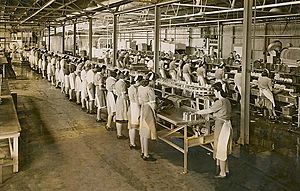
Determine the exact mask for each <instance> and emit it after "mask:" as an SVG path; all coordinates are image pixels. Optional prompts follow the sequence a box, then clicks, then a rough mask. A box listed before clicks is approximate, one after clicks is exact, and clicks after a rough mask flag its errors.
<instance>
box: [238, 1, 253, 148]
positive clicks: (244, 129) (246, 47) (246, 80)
mask: <svg viewBox="0 0 300 191" xmlns="http://www.w3.org/2000/svg"><path fill="white" fill-rule="evenodd" d="M252 5H253V0H247V1H244V8H245V9H244V22H243V36H244V39H243V54H242V92H241V94H242V95H241V97H242V99H241V130H240V140H239V141H240V143H241V144H243V145H244V144H249V121H250V111H249V109H250V72H251V71H250V63H251V31H252V29H251V28H252Z"/></svg>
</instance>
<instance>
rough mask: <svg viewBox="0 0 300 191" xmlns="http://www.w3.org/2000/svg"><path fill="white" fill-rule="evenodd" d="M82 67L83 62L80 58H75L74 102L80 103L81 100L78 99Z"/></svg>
mask: <svg viewBox="0 0 300 191" xmlns="http://www.w3.org/2000/svg"><path fill="white" fill-rule="evenodd" d="M82 67H83V63H82V62H81V60H77V66H76V71H75V72H74V73H75V75H76V77H75V92H76V104H77V105H80V103H81V100H80V94H81V70H82Z"/></svg>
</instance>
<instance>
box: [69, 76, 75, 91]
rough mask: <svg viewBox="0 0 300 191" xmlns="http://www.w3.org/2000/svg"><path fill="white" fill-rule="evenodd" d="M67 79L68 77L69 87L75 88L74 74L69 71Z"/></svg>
mask: <svg viewBox="0 0 300 191" xmlns="http://www.w3.org/2000/svg"><path fill="white" fill-rule="evenodd" d="M69 79H70V89H71V90H74V89H75V74H74V73H70V75H69Z"/></svg>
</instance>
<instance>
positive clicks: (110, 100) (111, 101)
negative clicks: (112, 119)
mask: <svg viewBox="0 0 300 191" xmlns="http://www.w3.org/2000/svg"><path fill="white" fill-rule="evenodd" d="M106 102H107V103H106V105H107V114H108V115H113V113H115V112H116V101H115V96H114V94H113V93H112V92H107V99H106Z"/></svg>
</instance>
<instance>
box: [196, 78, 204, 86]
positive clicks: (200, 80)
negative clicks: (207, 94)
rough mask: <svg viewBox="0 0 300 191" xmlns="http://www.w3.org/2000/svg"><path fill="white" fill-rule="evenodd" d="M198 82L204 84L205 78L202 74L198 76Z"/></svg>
mask: <svg viewBox="0 0 300 191" xmlns="http://www.w3.org/2000/svg"><path fill="white" fill-rule="evenodd" d="M197 80H198V82H199V83H200V86H205V85H206V83H205V79H204V77H203V76H198V79H197Z"/></svg>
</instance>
